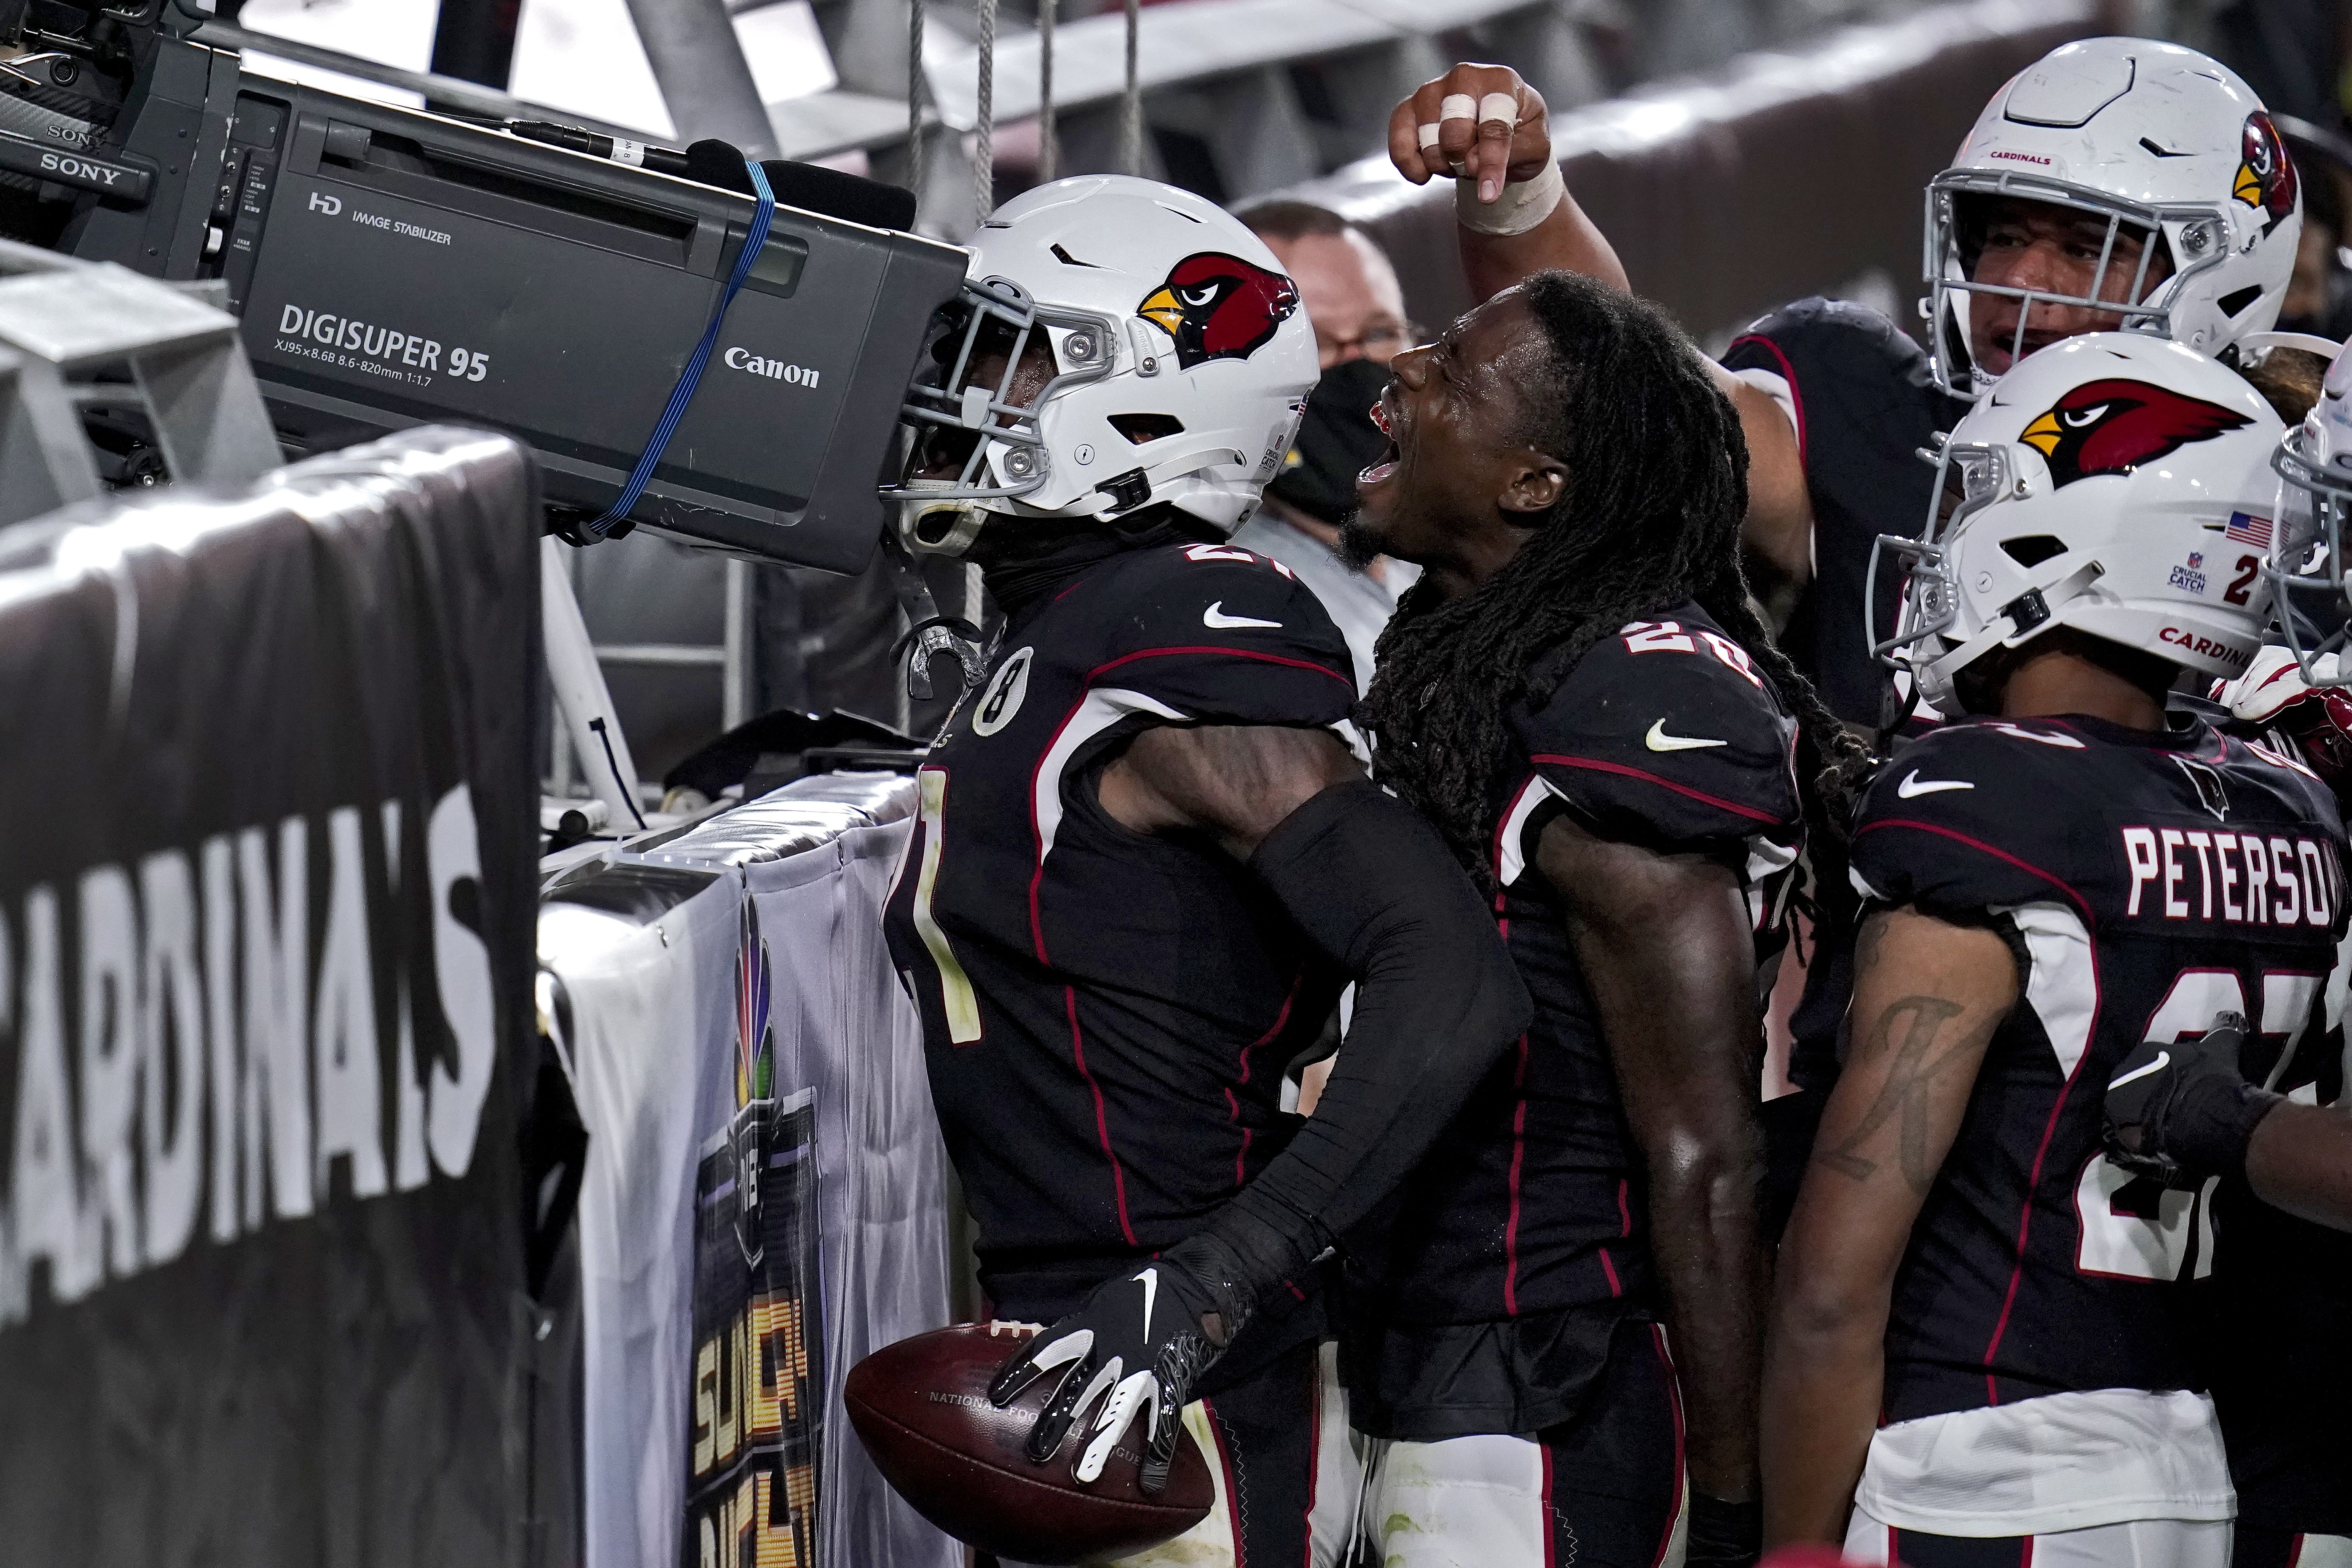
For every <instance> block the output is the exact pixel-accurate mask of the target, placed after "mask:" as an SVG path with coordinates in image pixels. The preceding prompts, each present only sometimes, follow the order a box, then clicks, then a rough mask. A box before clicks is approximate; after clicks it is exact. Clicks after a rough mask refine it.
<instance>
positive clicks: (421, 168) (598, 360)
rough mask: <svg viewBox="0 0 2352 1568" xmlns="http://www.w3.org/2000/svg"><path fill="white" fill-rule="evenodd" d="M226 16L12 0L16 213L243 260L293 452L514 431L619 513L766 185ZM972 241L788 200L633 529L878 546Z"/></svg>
mask: <svg viewBox="0 0 2352 1568" xmlns="http://www.w3.org/2000/svg"><path fill="white" fill-rule="evenodd" d="M210 20H211V19H210V16H209V0H0V57H5V56H7V55H10V54H13V55H14V57H15V58H0V237H8V238H13V239H17V240H22V241H25V242H27V243H31V244H35V245H39V246H43V247H48V248H50V249H54V250H58V251H61V252H64V253H67V254H69V255H71V256H74V257H77V258H82V259H85V260H92V261H113V262H118V263H120V264H121V265H122V266H124V267H127V268H132V269H134V270H136V271H139V272H142V273H145V274H148V275H150V276H152V277H156V278H160V279H166V280H172V281H195V280H201V279H218V280H219V287H220V289H222V290H223V291H225V295H226V308H227V309H228V310H229V311H230V312H231V313H232V314H234V315H236V317H238V318H239V320H240V321H241V322H242V329H241V331H242V338H243V342H244V345H245V348H246V351H247V353H248V354H249V355H250V357H251V360H252V363H253V369H254V374H255V376H256V379H257V381H258V383H259V384H260V388H261V391H262V395H263V397H264V400H265V402H266V403H267V405H268V410H269V415H270V419H271V422H272V424H273V426H275V428H276V431H277V434H278V438H279V440H280V441H281V443H282V444H283V445H284V446H285V447H288V448H289V450H290V453H291V454H292V455H294V456H300V455H304V454H308V453H311V452H317V451H323V450H329V449H332V448H335V447H343V446H347V445H350V444H352V443H353V442H356V441H362V440H367V439H371V438H373V437H378V436H381V435H383V434H386V433H388V432H391V431H394V430H398V429H404V428H406V427H409V426H416V425H423V424H427V423H434V422H455V423H458V424H470V425H478V426H490V427H492V428H496V429H499V430H503V431H506V432H508V433H509V434H512V435H514V436H516V437H520V439H522V440H523V441H525V442H526V443H528V444H529V445H530V447H532V448H533V449H534V451H536V453H537V454H538V456H539V458H540V461H541V465H542V467H543V469H544V473H545V493H546V496H547V499H548V501H549V503H550V505H551V510H560V511H561V512H562V513H564V514H568V515H569V516H570V517H571V518H572V520H574V521H578V520H581V519H589V518H595V517H597V516H599V515H600V514H603V513H604V512H606V511H607V510H608V509H611V508H613V507H614V502H615V500H616V499H617V498H622V497H624V496H625V492H626V491H627V490H628V489H630V488H631V486H630V478H631V474H632V470H633V469H634V468H636V467H637V466H638V462H639V459H640V457H641V455H642V454H643V453H644V452H645V451H646V448H647V447H648V443H649V441H650V440H651V439H652V438H653V435H654V432H655V428H656V423H657V422H658V421H660V420H661V419H662V418H663V416H664V412H665V407H666V405H667V403H668V402H669V400H670V398H671V395H672V392H673V389H674V387H676V386H677V384H678V383H679V379H680V374H681V371H682V369H683V368H684V367H685V366H686V365H687V363H688V358H689V355H690V354H691V353H693V351H694V350H695V348H696V346H697V344H698V340H699V339H700V338H701V337H702V336H703V334H704V331H705V329H706V326H707V325H708V323H709V321H711V319H712V316H713V312H714V310H716V309H717V308H718V307H719V303H720V300H721V298H722V294H723V291H724V290H725V289H726V287H727V284H728V280H729V279H730V275H731V274H732V273H733V272H734V270H735V269H736V264H737V260H738V258H739V256H740V252H741V251H742V249H743V247H744V244H745V241H746V238H747V237H748V236H749V235H750V234H751V232H752V229H753V219H754V214H755V210H756V204H755V202H754V201H753V200H751V199H747V198H746V197H745V196H743V195H738V194H736V193H734V192H732V191H730V190H725V189H720V188H717V187H715V186H713V185H710V184H702V183H698V182H697V181H693V180H689V179H687V178H683V177H679V176H678V175H677V174H667V173H661V172H656V170H657V168H659V167H669V168H680V167H682V166H683V163H684V160H683V156H682V155H680V154H676V153H671V154H667V156H666V157H665V156H662V155H659V154H660V150H658V149H653V150H645V149H637V148H635V144H633V143H622V144H621V145H620V147H619V148H618V149H617V151H618V152H619V153H621V154H622V155H623V156H634V157H635V159H636V161H637V162H636V163H626V162H621V161H616V160H615V158H614V157H597V156H592V155H588V153H583V152H580V151H572V150H571V149H570V148H568V147H566V146H562V145H551V144H548V142H545V141H538V140H531V139H529V137H530V135H531V134H534V133H535V134H539V135H543V136H552V137H553V138H554V139H555V140H556V141H559V142H561V141H569V142H572V145H573V146H582V145H588V144H592V143H593V138H592V137H591V136H587V135H581V134H577V133H574V134H572V135H570V136H566V135H564V134H562V128H556V127H545V126H541V127H523V128H521V129H523V130H524V132H525V134H523V135H518V134H514V133H511V132H509V130H507V129H506V128H504V127H503V126H499V125H493V124H485V123H470V122H468V121H467V120H464V119H459V118H452V117H450V116H446V115H442V114H436V113H429V112H422V111H418V110H407V109H402V108H396V107H389V106H386V105H383V104H379V103H373V102H369V101H365V100H359V99H353V98H349V97H344V96H341V95H339V94H336V93H332V92H327V91H321V90H320V89H316V88H312V87H308V86H300V85H297V84H295V83H292V82H288V81H281V80H278V79H273V78H269V77H267V76H262V75H259V74H255V73H250V72H248V71H247V70H246V69H245V68H244V67H243V65H242V61H241V57H240V55H239V53H238V52H237V50H236V48H235V47H232V46H230V45H229V44H228V43H227V42H226V41H225V40H220V39H219V38H218V37H217V35H216V34H215V36H214V37H208V36H207V24H208V23H209V22H210ZM19 51H21V52H19ZM648 153H652V154H655V155H653V156H648ZM646 163H651V164H653V165H655V166H654V167H647V166H641V165H643V164H646ZM964 259H965V258H964V253H963V252H962V251H961V250H958V249H956V248H955V247H950V246H947V245H941V244H938V243H935V242H933V241H930V240H927V239H923V238H920V237H916V236H914V235H910V234H906V233H900V232H893V231H890V230H887V229H884V228H880V227H873V226H866V225H863V224H858V223H852V222H847V221H843V220H841V219H839V218H835V217H829V216H822V215H820V214H817V213H814V212H808V211H803V210H799V209H797V208H794V207H793V206H789V205H777V206H776V207H775V209H774V212H773V215H772V221H771V224H770V226H769V228H768V232H767V237H766V242H765V244H764V246H762V247H761V248H760V250H759V252H758V254H757V256H756V258H754V259H753V260H752V262H751V266H750V268H749V270H748V273H747V275H746V276H745V277H744V279H742V283H741V287H740V292H739V293H737V295H736V296H735V298H734V300H733V301H732V303H731V304H730V305H729V306H728V307H727V309H726V311H725V315H724V317H723V321H722V324H721V326H720V329H719V332H718V335H717V337H716V339H715V341H714V342H713V344H712V347H711V351H710V353H709V361H708V364H707V367H706V368H705V370H704V373H703V374H702V377H701V380H700V383H699V385H698V388H697V389H696V390H695V391H694V392H693V395H692V401H691V403H690V404H688V405H686V407H685V411H684V414H683V416H682V418H681V419H680V420H679V421H678V423H677V426H676V430H675V434H674V437H672V438H671V439H670V441H669V442H668V444H667V447H665V448H664V449H663V456H662V457H661V459H660V461H659V462H658V465H657V466H656V467H655V468H653V469H652V470H651V476H650V479H649V482H647V483H646V484H645V486H644V488H643V493H642V495H640V496H639V497H638V498H637V499H636V500H635V502H634V504H632V505H631V506H630V507H629V508H628V509H627V510H626V513H625V517H624V518H618V519H614V520H611V521H612V522H613V523H621V522H626V523H629V524H635V523H642V524H645V525H647V526H650V527H653V528H656V529H659V530H661V531H666V532H668V533H672V534H677V535H681V536H684V537H685V538H687V539H688V540H690V541H692V542H698V543H701V544H704V545H708V546H712V547H716V548H719V549H722V550H726V551H729V552H735V553H738V554H742V555H747V556H751V557H755V558H759V559H762V560H769V561H775V562H782V563H791V564H795V565H806V566H819V567H826V568H830V569H832V570H835V571H854V570H856V569H858V568H860V567H861V566H863V565H864V564H865V563H866V560H867V559H868V558H869V556H870V555H871V553H872V552H873V550H874V547H875V543H876V541H877V538H878V537H879V535H880V531H881V528H880V524H881V521H882V511H881V503H880V501H879V500H877V497H876V493H875V491H876V487H877V483H878V482H879V481H880V480H881V479H882V478H883V477H884V476H885V470H886V468H888V467H889V466H890V465H891V463H892V461H893V459H894V458H895V455H896V453H897V450H898V441H897V432H898V411H899V406H900V404H901V402H902V400H903V398H904V395H905V393H906V389H907V384H908V378H909V376H910V374H911V373H912V370H913V367H914V364H915V361H916V359H917V356H918V354H919V352H920V351H921V349H922V346H923V342H924V339H925V335H926V332H927V330H928V329H929V324H930V321H931V319H932V315H933V312H934V311H935V310H937V309H938V308H939V307H940V305H941V304H942V303H944V302H946V301H948V300H952V299H954V298H955V297H956V295H957V292H958V290H959V289H960V287H961V283H962V280H963V273H964ZM88 417H89V419H90V420H91V421H92V422H93V424H94V425H103V424H104V423H105V422H106V421H108V420H110V419H115V420H120V419H121V418H122V417H123V416H120V415H111V414H108V413H105V412H103V411H93V412H91V413H89V415H88ZM93 436H94V437H95V438H97V439H99V440H100V444H101V445H103V446H106V447H108V449H109V450H110V452H111V453H112V454H113V456H114V459H115V460H116V462H117V463H118V465H119V468H120V470H121V471H120V472H119V473H118V475H117V476H115V477H117V478H128V479H134V480H135V479H139V478H141V477H142V466H143V468H144V469H145V470H146V471H148V472H151V473H152V471H153V470H154V468H156V466H157V465H158V464H159V462H160V459H159V458H158V456H157V454H156V453H155V452H154V451H153V449H152V446H151V445H149V444H146V443H143V442H142V440H141V439H140V437H139V433H138V432H137V430H136V429H135V428H131V427H128V426H122V427H114V428H109V429H103V430H98V429H94V430H93ZM158 477H160V476H158Z"/></svg>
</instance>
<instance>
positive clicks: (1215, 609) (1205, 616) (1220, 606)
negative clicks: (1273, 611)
mask: <svg viewBox="0 0 2352 1568" xmlns="http://www.w3.org/2000/svg"><path fill="white" fill-rule="evenodd" d="M1224 609H1225V602H1224V601H1223V599H1219V600H1218V601H1217V602H1216V603H1215V604H1213V605H1210V606H1209V607H1208V608H1207V609H1205V610H1202V612H1201V624H1202V626H1206V627H1208V628H1209V629H1210V630H1211V631H1213V632H1229V631H1232V630H1233V629H1234V628H1235V627H1236V626H1280V625H1282V623H1281V622H1280V621H1258V620H1252V619H1251V618H1250V617H1249V616H1229V615H1226V614H1225V613H1224Z"/></svg>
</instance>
